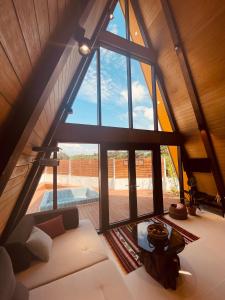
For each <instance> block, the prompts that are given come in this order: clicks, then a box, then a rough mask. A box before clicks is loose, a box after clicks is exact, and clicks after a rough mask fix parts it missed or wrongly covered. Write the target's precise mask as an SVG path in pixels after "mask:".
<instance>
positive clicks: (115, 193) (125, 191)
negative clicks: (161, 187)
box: [107, 150, 129, 223]
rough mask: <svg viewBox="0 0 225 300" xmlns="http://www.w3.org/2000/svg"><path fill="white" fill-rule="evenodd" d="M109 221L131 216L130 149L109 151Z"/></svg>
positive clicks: (113, 221) (117, 220)
mask: <svg viewBox="0 0 225 300" xmlns="http://www.w3.org/2000/svg"><path fill="white" fill-rule="evenodd" d="M107 156H108V187H109V191H108V194H109V222H110V223H115V222H119V221H123V220H126V219H128V218H129V179H128V178H129V177H128V151H120V150H118V151H107Z"/></svg>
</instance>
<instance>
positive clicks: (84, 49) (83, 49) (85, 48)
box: [74, 27, 91, 56]
mask: <svg viewBox="0 0 225 300" xmlns="http://www.w3.org/2000/svg"><path fill="white" fill-rule="evenodd" d="M84 35H85V29H84V28H83V27H78V28H77V30H76V33H75V34H74V38H75V40H76V41H77V42H78V44H79V53H80V54H81V55H84V56H85V55H88V54H90V53H91V46H90V40H89V39H87V38H85V36H84Z"/></svg>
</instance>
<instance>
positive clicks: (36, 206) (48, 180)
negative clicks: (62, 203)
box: [26, 167, 53, 214]
mask: <svg viewBox="0 0 225 300" xmlns="http://www.w3.org/2000/svg"><path fill="white" fill-rule="evenodd" d="M52 190H53V174H52V167H45V169H44V171H43V174H42V176H41V178H40V180H39V183H38V186H37V188H36V191H35V193H34V195H33V197H32V199H31V202H30V204H29V207H28V209H27V212H26V213H27V214H31V213H35V212H38V211H45V210H51V209H53V201H52V199H53V195H52ZM45 193H46V194H47V193H50V197H51V198H50V201H49V203H47V205H43V204H42V198H43V197H44V194H45Z"/></svg>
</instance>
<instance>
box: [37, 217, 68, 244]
mask: <svg viewBox="0 0 225 300" xmlns="http://www.w3.org/2000/svg"><path fill="white" fill-rule="evenodd" d="M36 227H38V228H40V229H41V230H43V231H44V232H45V233H47V234H48V235H49V236H50V237H51V238H52V239H54V238H55V237H56V236H58V235H61V234H63V233H65V227H64V224H63V218H62V215H59V216H57V217H55V218H53V219H50V220H48V221H46V222H43V223H40V224H37V225H36Z"/></svg>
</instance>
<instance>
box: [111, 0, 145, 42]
mask: <svg viewBox="0 0 225 300" xmlns="http://www.w3.org/2000/svg"><path fill="white" fill-rule="evenodd" d="M110 16H111V19H110V21H109V24H108V26H107V28H106V30H107V31H109V32H111V33H113V34H116V35H118V36H120V37H122V38H124V39H127V40H130V41H132V42H134V43H136V44H139V45H142V46H145V44H144V41H143V37H142V34H141V31H140V28H139V25H138V21H137V18H136V15H135V12H134V9H133V6H132V4H131V1H130V0H120V1H118V2H117V5H116V7H115V9H114V11H113V13H112V14H111V15H110Z"/></svg>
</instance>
